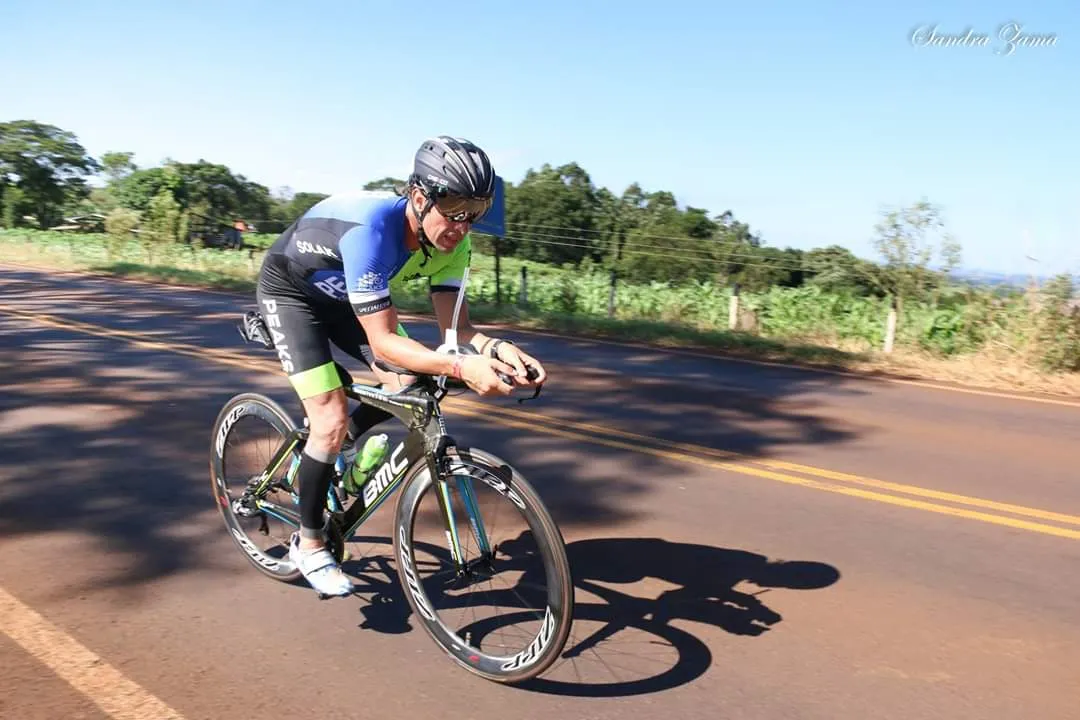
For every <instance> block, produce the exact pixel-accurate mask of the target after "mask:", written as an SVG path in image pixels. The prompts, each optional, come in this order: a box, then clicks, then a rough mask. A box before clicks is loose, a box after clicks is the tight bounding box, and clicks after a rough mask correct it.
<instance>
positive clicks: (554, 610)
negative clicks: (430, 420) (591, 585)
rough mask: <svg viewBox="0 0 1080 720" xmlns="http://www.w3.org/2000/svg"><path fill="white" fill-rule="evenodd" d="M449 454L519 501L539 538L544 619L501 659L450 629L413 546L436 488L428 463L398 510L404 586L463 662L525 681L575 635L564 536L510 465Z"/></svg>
mask: <svg viewBox="0 0 1080 720" xmlns="http://www.w3.org/2000/svg"><path fill="white" fill-rule="evenodd" d="M448 456H449V459H450V463H451V467H452V468H453V469H463V470H467V471H468V474H470V475H472V476H473V478H475V479H478V480H481V481H483V482H484V483H486V484H487V485H488V486H489V487H491V488H493V489H495V490H496V491H498V492H499V494H500V495H502V497H503V498H504V499H506V500H507V502H513V503H514V505H515V506H516V507H517V509H518V512H519V513H520V514H522V515H523V516H524V518H525V520H526V522H527V523H528V525H529V528H530V530H531V531H532V533H533V535H534V537H535V539H536V542H537V545H538V548H539V552H540V555H541V557H542V561H543V566H544V574H545V579H546V581H547V589H546V598H545V600H546V606H547V607H546V612H545V615H544V620H543V622H542V623H541V625H540V630H539V631H538V632H537V634H536V636H535V637H534V638H533V640H532V641H531V642H529V643H527V644H526V646H525V647H524V648H523V649H522V650H521V651H520V652H517V653H516V654H514V655H508V656H501V657H500V656H494V655H488V654H486V653H484V652H483V651H481V650H479V649H478V648H475V647H472V646H470V645H469V644H468V643H467V642H466V641H465V640H464V639H463V638H461V637H459V636H458V635H456V634H455V633H454V632H453V631H452V630H450V628H449V627H447V625H446V624H445V623H444V622H443V621H442V620H441V619H440V618H439V616H438V614H437V613H436V612H435V611H434V610H433V609H432V606H431V601H430V599H429V597H428V595H427V594H426V592H425V591H424V588H423V587H422V586H421V582H420V579H419V578H418V576H417V573H416V568H417V566H418V562H417V559H416V555H415V550H414V547H413V545H414V543H413V530H414V525H415V522H416V517H417V512H418V508H419V506H420V500H421V498H422V497H423V496H424V494H425V493H426V492H427V491H428V490H429V489H431V488H432V487H433V486H434V484H433V482H432V477H431V473H430V471H429V470H428V469H427V467H426V466H425V467H422V468H421V469H420V471H419V472H417V473H416V474H415V475H414V476H413V477H412V478H410V479H409V481H408V482H407V483H406V485H405V487H404V489H403V490H402V493H401V497H400V499H399V501H398V505H397V510H396V518H395V523H394V557H395V560H396V562H397V567H398V574H399V577H400V580H401V585H402V589H403V591H404V594H405V597H406V598H407V599H408V602H409V606H410V607H411V609H412V611H413V613H414V615H415V616H416V617H417V618H418V620H419V622H420V624H421V625H423V627H424V629H425V630H426V631H427V633H428V635H430V636H431V638H432V639H433V640H434V641H435V643H436V644H437V645H439V647H441V648H442V649H443V650H444V651H445V652H446V653H447V654H448V655H449V656H450V657H451V658H453V659H454V661H455V662H456V663H457V664H459V665H460V666H462V667H464V668H465V669H467V670H468V671H469V672H471V673H473V674H475V675H479V676H480V677H483V678H485V679H488V680H491V681H494V682H499V683H507V684H514V683H520V682H524V681H526V680H529V679H531V678H534V677H536V676H538V675H540V674H541V673H543V672H544V671H545V670H547V669H548V668H549V667H550V666H551V664H552V663H553V662H554V661H555V660H556V659H557V658H558V657H559V654H560V653H561V652H562V650H563V646H564V645H565V644H566V640H567V637H568V636H569V634H570V627H571V624H572V620H573V615H574V600H573V598H574V594H573V592H574V591H573V588H574V585H573V579H572V577H571V573H570V563H569V561H568V560H567V557H566V547H565V545H564V542H563V538H562V534H561V533H560V531H559V529H558V526H557V525H556V524H555V521H554V520H553V519H552V518H551V515H550V513H549V512H548V510H547V508H546V507H544V504H543V502H542V501H541V500H540V497H539V496H538V495H537V494H536V491H535V490H533V488H532V486H530V485H529V483H528V482H527V481H526V480H525V478H523V477H522V476H521V475H520V474H519V473H518V472H517V471H516V470H514V469H513V468H512V467H511V466H510V465H509V464H508V463H506V462H504V461H503V460H501V459H499V458H498V457H496V456H494V455H492V454H490V453H487V452H485V451H482V450H477V449H473V448H455V449H451V450H449V451H448ZM514 498H516V500H514Z"/></svg>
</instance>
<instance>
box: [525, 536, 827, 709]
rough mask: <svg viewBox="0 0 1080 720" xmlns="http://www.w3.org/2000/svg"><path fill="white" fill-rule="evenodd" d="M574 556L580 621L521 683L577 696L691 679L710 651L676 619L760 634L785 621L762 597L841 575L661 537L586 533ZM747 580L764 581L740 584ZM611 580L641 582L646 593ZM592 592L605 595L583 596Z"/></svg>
mask: <svg viewBox="0 0 1080 720" xmlns="http://www.w3.org/2000/svg"><path fill="white" fill-rule="evenodd" d="M567 555H568V557H569V559H570V565H571V568H572V569H573V573H574V585H575V586H576V588H577V598H578V599H577V601H576V603H577V605H576V608H575V613H574V629H573V631H572V633H571V637H570V640H569V641H568V642H567V645H566V649H565V650H564V652H563V655H562V658H561V659H560V660H559V661H558V663H557V664H556V665H554V666H553V667H552V668H551V669H550V670H549V671H548V672H547V673H546V674H545V675H544V676H541V677H540V678H538V679H537V680H534V681H532V682H531V683H528V684H526V685H524V686H523V687H525V688H527V689H530V690H534V691H537V692H543V693H550V694H557V695H569V696H578V697H614V696H625V695H641V694H647V693H654V692H660V691H662V690H668V689H671V688H674V687H677V686H680V685H684V684H686V683H689V682H691V681H693V680H695V679H697V678H698V677H700V676H702V675H703V674H704V673H705V672H706V671H707V670H708V669H709V667H710V665H711V664H712V652H711V650H710V649H709V646H708V644H707V643H706V642H705V641H704V640H702V639H700V638H699V637H697V636H696V635H694V634H693V633H691V632H690V631H688V630H685V629H683V627H677V626H675V625H673V624H672V623H673V621H680V620H682V621H689V622H695V623H702V624H706V625H712V626H714V627H717V628H720V629H722V630H724V631H726V632H728V633H731V634H733V635H740V636H751V637H754V636H760V635H763V634H765V633H767V632H770V631H771V630H772V629H773V628H774V627H775V626H776V625H777V624H778V623H780V622H781V621H782V620H783V617H782V616H781V614H780V613H779V612H777V611H776V610H775V609H774V608H772V607H770V606H769V605H767V604H766V603H765V602H764V601H763V600H762V595H764V594H765V593H766V592H769V591H771V590H772V589H779V588H784V589H793V590H810V589H820V588H825V587H828V586H830V585H832V584H834V583H836V582H837V581H838V580H839V578H840V572H839V570H837V569H836V568H835V567H833V566H832V565H828V564H825V563H820V562H810V561H785V560H770V559H769V558H767V557H765V556H764V555H759V554H756V553H752V552H747V551H745V550H735V549H730V548H718V547H712V546H708V545H699V544H693V543H681V542H672V541H668V540H664V539H662V538H600V539H589V540H580V541H577V542H573V543H570V544H568V545H567ZM743 583H749V584H752V585H755V586H757V588H760V589H759V590H757V591H753V590H751V589H749V588H745V587H743V588H742V589H736V587H737V586H742V584H743ZM612 585H621V586H629V585H634V586H636V587H635V589H636V588H642V589H643V590H644V592H645V594H646V596H645V597H642V596H640V595H636V594H631V593H630V592H622V591H620V590H615V589H613V588H612V587H611V586H612ZM583 591H584V592H583ZM586 593H587V594H591V595H593V596H595V597H596V598H598V599H599V602H591V601H588V600H585V599H584V597H583V596H584V595H585V594H586ZM649 595H652V597H649ZM779 599H780V598H778V600H779ZM681 625H683V626H685V623H681Z"/></svg>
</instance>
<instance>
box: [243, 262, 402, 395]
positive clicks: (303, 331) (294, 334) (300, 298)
mask: <svg viewBox="0 0 1080 720" xmlns="http://www.w3.org/2000/svg"><path fill="white" fill-rule="evenodd" d="M287 262H288V260H287V259H286V258H285V257H284V256H281V255H275V254H270V255H267V256H266V259H265V261H264V263H263V268H262V272H261V273H260V275H259V282H258V284H257V285H256V289H255V297H256V300H257V301H258V303H259V311H260V312H261V313H262V316H263V319H264V320H265V321H266V326H267V327H268V328H269V330H270V335H271V337H272V339H273V341H274V347H275V349H276V350H277V353H278V359H279V360H280V361H281V367H282V369H283V370H284V371H285V374H286V375H288V376H289V382H290V383H291V384H292V386H293V388H294V389H295V390H296V392H297V394H298V395H299V396H300V398H301V399H304V398H309V397H311V396H313V395H318V394H320V393H324V392H327V391H329V390H335V389H337V388H339V387H341V377H340V376H339V375H338V372H337V368H336V367H335V366H334V358H333V356H332V355H331V352H330V343H333V344H334V345H336V346H337V347H339V348H340V349H341V350H343V351H344V352H346V353H348V354H349V355H350V356H352V357H354V358H356V359H357V360H360V361H361V362H363V363H364V364H366V365H367V366H368V367H369V368H370V367H371V366H372V363H374V361H375V355H374V353H373V352H372V350H371V346H370V345H369V344H368V339H367V334H365V333H364V328H363V327H362V326H361V325H360V321H359V320H358V319H357V317H356V314H355V313H354V312H353V309H352V306H350V305H349V304H348V303H329V302H320V301H317V300H313V299H312V298H311V297H310V296H308V295H306V294H305V293H304V292H303V291H302V290H300V289H299V288H297V287H296V286H295V285H294V284H293V283H292V282H291V281H290V280H289V273H288V268H287V266H286V263H287ZM398 334H399V335H406V333H405V330H404V328H402V327H401V325H400V324H399V325H398ZM406 336H407V335H406Z"/></svg>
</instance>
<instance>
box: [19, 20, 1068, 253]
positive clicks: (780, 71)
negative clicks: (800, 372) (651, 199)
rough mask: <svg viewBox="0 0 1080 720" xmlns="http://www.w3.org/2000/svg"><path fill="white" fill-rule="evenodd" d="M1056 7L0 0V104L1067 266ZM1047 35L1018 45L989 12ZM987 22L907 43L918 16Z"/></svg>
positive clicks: (851, 240) (310, 184) (108, 143)
mask: <svg viewBox="0 0 1080 720" xmlns="http://www.w3.org/2000/svg"><path fill="white" fill-rule="evenodd" d="M1077 7H1078V6H1077V5H1076V4H1075V3H1069V2H1042V3H1039V2H1014V3H1011V4H1006V3H1000V2H978V3H975V2H970V3H964V2H954V3H944V2H941V3H922V2H907V3H894V4H892V7H889V6H886V5H885V4H880V5H875V4H873V3H865V4H859V3H855V2H847V3H839V2H817V3H809V2H807V3H799V2H795V1H794V0H792V2H787V3H781V2H761V3H758V4H756V5H750V4H746V5H743V4H741V3H740V4H735V3H730V4H721V3H718V2H717V3H714V2H705V1H701V2H684V1H682V0H670V1H669V2H664V3H652V2H650V3H634V2H621V3H602V2H586V1H583V0H577V1H576V2H566V1H564V0H554V1H549V2H544V3H527V4H526V3H522V4H521V5H515V4H513V3H510V2H481V3H470V2H459V3H414V4H405V3H402V4H392V3H388V2H383V3H367V2H360V1H358V0H353V1H342V2H314V1H313V2H309V3H296V2H289V3H286V2H274V1H270V0H266V1H263V2H255V1H254V0H244V1H230V0H221V1H220V2H215V3H211V2H202V1H194V2H190V1H189V2H183V3H180V2H170V3H164V2H108V1H106V0H98V1H95V2H90V3H76V2H66V3H59V2H52V3H50V2H43V1H42V0H35V1H34V2H30V1H29V0H6V1H5V2H4V3H3V5H2V7H0V37H2V38H3V41H2V42H0V67H3V68H4V69H5V79H4V82H3V84H2V86H0V120H13V119H34V120H39V121H42V122H48V123H52V124H55V125H58V126H60V127H63V128H65V129H68V130H71V131H73V132H75V133H76V134H77V135H78V137H79V139H80V141H81V142H82V143H83V144H84V145H85V146H86V148H87V149H88V150H89V151H90V152H91V153H92V154H94V155H96V156H100V154H101V153H104V152H106V151H109V150H130V151H133V152H134V153H135V160H136V162H137V163H139V164H140V165H155V164H158V163H160V162H161V161H162V160H163V159H165V158H166V157H172V158H175V159H178V160H183V161H194V160H197V159H199V158H204V159H206V160H209V161H212V162H219V163H223V164H225V165H228V166H229V167H231V168H232V169H233V170H234V171H236V172H240V173H243V174H244V175H246V176H247V177H248V178H250V179H252V180H255V181H258V182H261V183H263V184H265V185H267V186H269V187H271V188H272V189H273V188H276V187H279V186H286V185H287V186H289V187H291V188H293V189H294V190H311V191H320V192H333V191H339V190H347V189H350V188H352V187H356V186H359V185H362V184H363V183H364V182H366V181H368V180H371V179H375V178H379V177H383V176H385V175H394V176H398V177H403V176H405V175H406V174H407V172H408V168H409V164H410V161H411V157H412V153H413V151H414V149H415V147H416V146H417V144H418V143H419V141H420V140H421V139H423V138H424V137H425V136H428V135H434V134H441V133H449V134H454V135H461V136H465V137H468V138H470V139H473V140H474V141H476V142H477V143H479V144H481V145H482V146H484V147H486V148H487V149H488V150H489V152H490V153H491V154H492V156H493V158H494V159H495V161H496V163H497V168H498V170H499V172H500V174H502V175H503V176H504V177H505V178H507V179H508V180H510V181H513V182H517V181H519V180H520V179H521V177H522V176H523V175H524V173H525V171H526V170H527V169H528V168H529V167H536V168H538V167H539V166H540V165H542V164H543V163H545V162H547V163H552V164H561V163H565V162H570V161H576V162H578V163H579V164H581V165H582V166H583V167H584V168H585V169H586V170H587V171H588V172H589V174H590V175H591V177H592V179H593V181H594V182H595V183H596V184H597V185H599V186H604V187H607V188H609V189H611V190H612V191H613V192H616V193H621V192H622V190H623V189H624V188H625V187H626V186H627V185H629V184H630V183H631V182H634V181H637V182H639V183H640V184H641V185H642V186H643V187H644V188H645V189H646V190H649V191H651V190H669V191H671V192H673V193H674V194H675V196H676V198H677V199H678V200H679V202H680V204H690V205H694V206H697V207H705V208H707V209H709V210H710V211H712V212H716V213H719V212H722V211H723V210H725V209H730V210H732V211H733V212H734V213H735V215H736V217H737V218H739V219H740V220H743V221H745V222H748V223H749V224H750V226H751V228H753V229H754V230H755V231H757V232H759V233H760V234H761V235H762V236H763V239H764V240H765V242H766V244H768V245H772V246H778V247H786V246H793V247H802V248H810V247H817V246H822V245H826V244H831V243H838V244H840V245H844V246H846V247H849V248H851V249H852V250H854V251H855V252H856V253H857V254H859V255H862V256H865V257H872V250H871V248H870V245H869V238H870V237H871V236H872V234H873V226H874V223H875V222H876V221H877V219H878V217H879V212H880V210H881V209H882V207H884V206H900V205H907V204H910V203H913V202H915V201H917V200H919V199H920V198H923V197H925V198H927V199H928V200H930V201H931V202H934V203H937V204H939V205H941V206H942V207H943V211H944V218H945V221H946V223H947V226H948V228H949V230H950V231H952V232H953V233H954V234H955V235H956V237H957V238H958V239H959V240H960V242H961V243H962V245H963V249H964V253H963V259H964V266H965V267H967V268H978V269H983V270H990V271H1021V272H1026V271H1028V270H1029V269H1031V268H1032V267H1034V265H1033V264H1032V263H1031V262H1030V261H1026V260H1025V259H1024V255H1025V253H1026V250H1025V247H1024V242H1023V234H1024V231H1025V230H1027V231H1028V233H1029V235H1030V253H1031V254H1032V255H1034V256H1035V257H1037V258H1038V266H1037V267H1038V270H1039V272H1041V273H1050V272H1060V271H1070V272H1074V273H1080V202H1078V200H1080V139H1078V133H1077V128H1080V85H1078V83H1077V76H1078V74H1080V10H1078V9H1077ZM1009 22H1016V23H1019V24H1020V25H1021V26H1022V28H1023V32H1025V33H1029V34H1039V35H1048V34H1054V35H1055V36H1056V44H1055V45H1054V46H1051V47H1046V46H1043V47H1017V48H1016V49H1015V52H1014V53H1013V54H1011V55H1005V54H1003V53H1001V51H1002V50H1003V49H1004V48H1005V43H1004V41H1003V40H1001V38H1000V37H999V35H998V33H999V31H1000V29H1001V27H1002V26H1003V24H1005V23H1009ZM935 26H936V28H937V32H938V34H962V33H964V32H966V31H967V30H968V29H969V28H970V29H972V30H973V31H974V32H976V33H983V34H985V35H989V36H990V38H989V44H988V45H984V46H978V45H974V44H969V45H967V46H956V47H926V46H923V47H917V46H916V45H914V44H913V43H912V41H911V36H912V33H913V31H914V30H915V29H916V28H920V27H927V28H929V27H935Z"/></svg>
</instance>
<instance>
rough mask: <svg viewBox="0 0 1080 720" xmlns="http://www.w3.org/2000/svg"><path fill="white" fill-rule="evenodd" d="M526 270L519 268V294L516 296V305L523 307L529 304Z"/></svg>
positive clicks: (523, 267) (522, 267)
mask: <svg viewBox="0 0 1080 720" xmlns="http://www.w3.org/2000/svg"><path fill="white" fill-rule="evenodd" d="M528 280H529V276H528V268H526V267H525V266H524V265H522V266H521V293H520V294H519V295H518V305H520V306H521V307H525V306H526V305H528V304H529V285H528Z"/></svg>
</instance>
